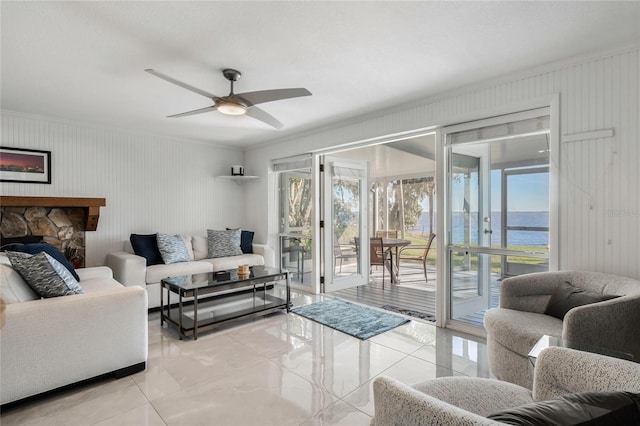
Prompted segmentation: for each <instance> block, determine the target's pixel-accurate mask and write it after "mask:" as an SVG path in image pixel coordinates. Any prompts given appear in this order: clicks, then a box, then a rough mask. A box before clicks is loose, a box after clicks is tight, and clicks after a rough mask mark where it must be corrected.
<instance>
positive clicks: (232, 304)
mask: <svg viewBox="0 0 640 426" xmlns="http://www.w3.org/2000/svg"><path fill="white" fill-rule="evenodd" d="M249 270H250V274H249V275H248V276H242V275H238V270H237V269H231V270H228V271H219V272H209V273H204V274H195V275H183V276H180V277H173V278H165V279H163V280H162V281H161V282H160V286H161V287H160V326H161V327H162V326H163V325H164V322H165V321H166V322H167V324H171V325H173V326H175V327H177V329H178V331H179V333H180V339H182V338H183V337H187V335H189V334H191V335H192V336H193V339H194V340H196V339H198V331H199V330H203V329H209V328H214V327H217V326H220V325H221V324H224V323H228V322H231V321H237V320H240V319H243V318H249V317H255V316H261V315H267V314H269V313H272V312H275V311H278V310H280V309H286V310H287V312H289V310H290V309H291V287H290V284H291V283H290V279H289V272H288V271H287V270H286V269H277V268H270V267H267V266H251V267H250V268H249ZM280 281H284V282H285V289H284V298H283V297H277V296H275V295H274V294H271V293H272V292H271V291H270V292H269V293H267V290H269V288H270V287H271V288H273V287H275V285H277V284H278V282H280ZM165 289H166V293H167V300H166V303H165V300H164V293H165ZM172 293H174V294H176V295H177V296H178V301H177V302H178V303H177V304H176V303H174V305H173V306H172V305H171V294H172ZM204 296H207V297H206V298H205V297H204ZM185 298H191V299H190V300H185Z"/></svg>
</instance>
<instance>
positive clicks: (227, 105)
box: [218, 102, 247, 115]
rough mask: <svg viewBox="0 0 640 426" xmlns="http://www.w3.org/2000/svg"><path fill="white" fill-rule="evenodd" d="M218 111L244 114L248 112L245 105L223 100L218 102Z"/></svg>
mask: <svg viewBox="0 0 640 426" xmlns="http://www.w3.org/2000/svg"><path fill="white" fill-rule="evenodd" d="M218 111H220V112H221V113H223V114H227V115H243V114H245V113H246V112H247V108H246V107H245V106H244V105H240V104H234V103H232V102H222V103H220V104H218Z"/></svg>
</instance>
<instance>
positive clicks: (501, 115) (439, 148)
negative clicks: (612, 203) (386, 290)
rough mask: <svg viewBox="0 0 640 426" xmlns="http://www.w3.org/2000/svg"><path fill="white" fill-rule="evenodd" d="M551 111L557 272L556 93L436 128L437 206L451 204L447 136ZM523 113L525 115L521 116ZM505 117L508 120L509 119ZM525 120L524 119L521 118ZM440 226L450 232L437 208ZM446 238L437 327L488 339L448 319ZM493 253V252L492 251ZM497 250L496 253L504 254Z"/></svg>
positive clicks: (552, 241) (552, 247)
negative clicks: (530, 113) (541, 111)
mask: <svg viewBox="0 0 640 426" xmlns="http://www.w3.org/2000/svg"><path fill="white" fill-rule="evenodd" d="M540 108H549V113H548V115H549V271H556V270H558V268H559V253H560V246H559V243H560V229H559V222H560V219H559V205H560V203H559V194H560V159H561V158H560V95H559V93H554V94H552V95H548V96H541V97H539V98H537V99H533V100H530V101H526V102H522V103H515V104H513V105H510V106H507V107H506V109H499V110H498V111H499V112H496V113H495V114H482V112H477V113H474V114H472V115H470V116H467V117H465V119H462V120H458V121H457V123H456V122H452V123H451V124H444V125H443V126H440V127H438V128H437V129H436V138H437V139H436V157H437V159H436V172H437V179H436V194H437V205H439V206H446V205H447V202H448V197H449V193H448V184H447V182H448V170H447V167H444V166H446V164H447V161H448V149H447V143H446V140H445V139H446V134H447V133H452V132H455V131H459V130H463V129H468V128H470V127H479V126H490V125H494V124H501V123H504V122H505V121H517V120H519V119H524V118H527V115H526V113H527V112H528V111H530V110H535V109H540ZM520 114H522V115H520ZM506 117H509V119H507V118H506ZM519 117H522V118H519ZM437 220H438V226H439V227H441V226H442V227H443V228H442V229H449V219H448V215H447V211H446V209H445V208H440V209H438V219H437ZM441 234H442V235H443V237H444V238H443V239H442V242H443V243H442V244H438V246H437V259H438V275H437V291H436V301H437V306H436V325H437V326H438V327H444V328H450V329H452V330H457V331H462V332H466V333H469V334H474V335H478V336H485V335H486V333H485V331H484V329H482V328H478V327H474V326H471V325H467V324H463V323H460V322H456V321H451V320H449V316H450V309H451V308H450V300H451V297H450V294H449V289H448V284H447V283H448V282H449V281H450V271H449V269H448V264H449V260H448V251H449V245H450V236H449V235H448V233H447V232H443V233H441ZM492 251H493V250H492ZM498 252H499V250H498V251H496V254H501V253H498Z"/></svg>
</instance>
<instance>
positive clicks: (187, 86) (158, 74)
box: [145, 68, 217, 99]
mask: <svg viewBox="0 0 640 426" xmlns="http://www.w3.org/2000/svg"><path fill="white" fill-rule="evenodd" d="M145 71H146V72H148V73H149V74H151V75H155V76H156V77H158V78H161V79H163V80H164V81H168V82H169V83H172V84H175V85H176V86H180V87H182V88H183V89H187V90H190V91H192V92H194V93H197V94H198V95H202V96H205V97H207V98H209V99H213V98H216V97H217V96H216V95H212V94H211V93H209V92H205V91H204V90H202V89H198V88H197V87H193V86H191V85H190V84H187V83H183V82H181V81H179V80H176V79H175V78H173V77H169V76H168V75H164V74H162V73H161V72H158V71H156V70H153V69H151V68H147V69H146V70H145Z"/></svg>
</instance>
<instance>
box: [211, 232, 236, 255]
mask: <svg viewBox="0 0 640 426" xmlns="http://www.w3.org/2000/svg"><path fill="white" fill-rule="evenodd" d="M240 235H241V231H240V230H239V229H228V230H226V231H214V230H212V229H207V242H208V247H207V249H208V250H207V252H208V256H207V257H209V258H210V259H213V258H216V257H227V256H238V255H241V254H242V249H241V248H240Z"/></svg>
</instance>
